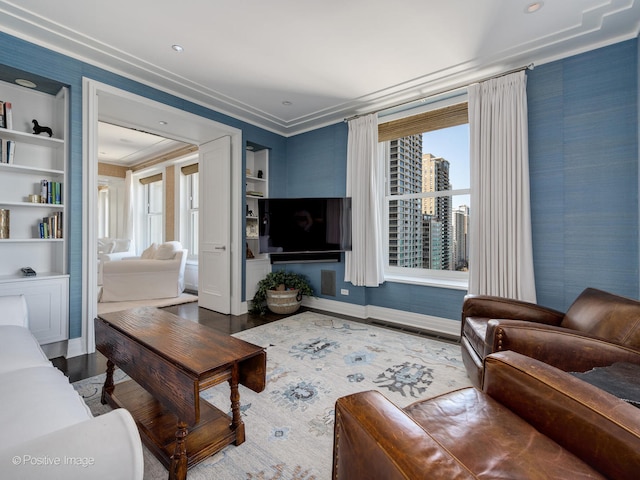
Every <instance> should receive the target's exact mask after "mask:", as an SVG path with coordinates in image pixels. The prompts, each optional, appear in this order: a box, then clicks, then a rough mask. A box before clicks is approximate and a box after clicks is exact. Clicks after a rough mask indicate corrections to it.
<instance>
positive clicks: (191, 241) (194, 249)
mask: <svg viewBox="0 0 640 480" xmlns="http://www.w3.org/2000/svg"><path fill="white" fill-rule="evenodd" d="M185 176H186V179H185V180H186V185H187V188H186V193H187V195H186V200H187V205H186V208H185V212H186V217H187V221H186V240H187V248H188V249H189V258H190V259H192V260H197V259H198V240H199V238H198V235H199V231H198V229H199V223H198V222H199V219H198V216H199V215H200V211H199V205H198V206H196V207H194V206H193V190H194V188H195V189H196V192H197V195H198V202H199V199H200V190H199V172H194V173H191V174H189V175H185ZM194 213H196V215H195V221H194ZM194 229H195V232H194ZM194 233H195V234H194Z"/></svg>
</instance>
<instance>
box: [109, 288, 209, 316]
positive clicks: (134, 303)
mask: <svg viewBox="0 0 640 480" xmlns="http://www.w3.org/2000/svg"><path fill="white" fill-rule="evenodd" d="M197 301H198V296H197V295H191V294H190V293H182V294H181V295H180V296H179V297H174V298H156V299H153V300H129V301H127V302H105V303H102V302H98V314H101V313H110V312H119V311H120V310H128V309H129V308H137V307H159V308H160V307H170V306H172V305H181V304H183V303H191V302H197Z"/></svg>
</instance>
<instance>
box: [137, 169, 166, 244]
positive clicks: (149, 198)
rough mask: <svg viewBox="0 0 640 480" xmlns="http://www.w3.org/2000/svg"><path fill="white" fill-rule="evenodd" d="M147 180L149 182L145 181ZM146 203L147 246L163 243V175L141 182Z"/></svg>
mask: <svg viewBox="0 0 640 480" xmlns="http://www.w3.org/2000/svg"><path fill="white" fill-rule="evenodd" d="M144 180H147V181H144ZM141 182H142V183H143V184H144V196H145V203H146V211H145V213H146V224H145V227H146V228H145V230H146V231H145V245H151V244H152V243H158V244H160V243H162V239H163V238H164V235H163V210H164V209H163V200H164V195H163V181H162V174H159V175H156V176H154V177H148V178H147V179H143V180H141Z"/></svg>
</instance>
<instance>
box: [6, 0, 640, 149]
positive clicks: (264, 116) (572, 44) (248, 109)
mask: <svg viewBox="0 0 640 480" xmlns="http://www.w3.org/2000/svg"><path fill="white" fill-rule="evenodd" d="M546 7H549V5H547V6H546ZM638 10H639V7H638V5H637V1H636V2H634V1H633V0H610V1H603V2H602V3H601V4H599V5H597V6H595V7H594V8H592V9H591V10H585V11H583V12H582V15H579V18H580V21H579V22H576V23H575V24H573V25H571V26H569V27H566V28H562V29H559V30H557V31H554V32H552V33H548V32H546V31H545V34H540V36H538V37H535V38H533V39H529V40H528V41H525V42H520V43H516V44H511V45H508V46H507V47H506V48H503V49H498V50H495V51H493V53H491V54H483V52H479V53H477V54H476V55H475V56H474V57H473V58H467V59H466V60H463V61H460V62H458V63H456V64H453V65H446V66H445V67H443V68H441V69H440V70H437V71H432V72H427V73H426V74H424V75H421V76H417V77H415V78H410V79H406V80H404V81H401V82H400V83H396V84H394V85H389V86H387V87H384V88H381V89H379V90H377V91H370V92H368V93H365V94H362V95H358V96H355V97H353V98H350V99H347V100H342V101H339V100H336V101H335V102H334V103H333V104H330V105H328V106H325V107H323V108H316V109H315V110H313V109H312V110H309V111H308V112H306V113H304V114H302V115H299V116H297V117H295V118H291V119H289V120H285V119H284V118H282V116H279V115H276V114H274V113H269V112H267V111H265V110H264V109H261V108H257V107H255V106H252V105H249V104H248V103H247V102H244V101H242V100H239V99H238V98H233V97H231V96H229V95H225V94H223V93H222V92H220V91H218V90H216V89H214V88H211V87H208V86H206V85H202V84H201V83H198V82H196V81H193V80H191V79H189V78H187V77H186V76H183V75H179V74H177V73H175V72H172V71H170V70H168V69H166V68H162V67H160V66H158V65H155V64H153V63H151V62H150V61H147V60H145V59H143V58H138V57H136V56H134V55H131V54H130V53H128V52H124V51H122V50H119V49H117V48H114V47H112V46H110V45H108V44H106V43H104V42H101V41H99V40H98V39H96V38H92V37H90V36H88V35H85V34H83V33H81V32H78V31H75V30H72V29H70V28H67V27H65V26H64V25H61V24H59V23H55V22H53V21H51V20H49V19H48V18H45V17H44V16H41V15H39V14H37V13H34V12H30V11H28V10H26V9H24V8H22V7H20V6H18V5H16V4H15V3H11V2H8V1H4V0H0V22H1V23H2V24H3V30H4V31H5V32H6V33H8V34H10V35H13V36H16V37H18V38H21V39H23V40H26V41H29V42H32V43H35V44H37V45H40V46H43V47H45V48H48V49H51V50H53V51H56V52H58V53H62V54H64V55H67V56H70V57H72V58H75V59H77V60H80V61H83V62H86V63H88V64H91V65H94V66H96V67H99V68H103V69H105V70H108V71H111V72H114V73H116V74H119V75H122V76H123V77H126V78H129V79H132V80H135V81H138V82H140V83H143V84H145V85H149V86H151V87H153V88H156V89H158V90H160V91H162V92H166V93H169V94H172V95H175V96H177V97H180V98H183V99H185V100H188V101H191V102H193V103H195V104H198V105H201V106H204V107H207V108H211V109H213V110H215V111H217V112H220V113H222V114H225V115H228V116H230V117H233V118H236V119H238V120H242V121H245V122H247V123H250V124H253V125H256V126H259V127H261V128H264V129H266V130H268V131H271V132H274V133H278V134H281V135H284V136H291V135H296V134H299V133H302V132H305V131H309V130H313V129H316V128H319V127H321V126H325V125H330V124H333V123H336V122H339V121H342V119H344V118H345V117H349V116H353V115H360V114H363V113H368V112H370V111H377V110H382V109H385V108H388V107H390V106H393V105H396V104H398V103H402V102H408V101H412V100H416V99H420V98H425V97H428V96H430V95H432V94H435V93H437V92H438V91H441V90H443V89H446V88H451V87H452V86H454V85H455V86H461V85H465V84H470V83H473V82H475V81H478V80H479V79H482V78H486V77H488V76H491V75H495V74H499V73H500V72H503V71H507V70H510V69H513V68H516V67H518V66H520V65H523V64H528V63H532V62H533V63H535V64H536V65H541V64H544V63H548V62H551V61H554V60H557V59H559V58H565V57H568V56H571V55H575V54H579V53H583V52H585V51H588V50H592V49H595V48H599V47H602V46H606V45H609V44H613V43H617V42H620V41H624V40H628V39H632V38H637V36H638V33H639V31H640V19H636V21H635V23H634V24H633V26H632V27H629V22H628V20H625V19H626V17H629V16H631V17H633V16H634V15H635V16H636V17H637V16H638ZM619 25H624V26H625V29H621V28H619Z"/></svg>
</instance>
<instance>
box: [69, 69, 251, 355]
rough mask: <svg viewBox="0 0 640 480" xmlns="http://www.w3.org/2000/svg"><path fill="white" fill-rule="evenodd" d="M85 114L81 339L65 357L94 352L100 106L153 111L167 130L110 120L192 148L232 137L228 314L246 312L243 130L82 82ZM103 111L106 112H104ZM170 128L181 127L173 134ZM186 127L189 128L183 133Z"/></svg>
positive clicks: (125, 118)
mask: <svg viewBox="0 0 640 480" xmlns="http://www.w3.org/2000/svg"><path fill="white" fill-rule="evenodd" d="M82 90H83V94H82V110H83V125H82V129H83V132H82V133H83V135H82V151H83V160H82V167H83V172H84V174H83V189H82V190H83V192H82V199H83V201H82V205H83V207H82V251H83V255H82V312H83V318H82V337H81V338H79V339H72V340H70V341H69V347H68V356H69V357H72V356H76V355H81V354H85V353H93V352H94V351H95V337H94V326H93V319H94V318H95V317H96V316H97V304H98V287H97V283H98V265H97V258H98V247H97V241H98V237H97V196H96V195H95V192H97V189H98V120H101V119H103V115H102V113H103V112H101V111H100V105H99V103H100V102H102V103H103V105H105V102H110V101H114V102H116V103H118V102H121V103H122V105H129V106H131V105H136V106H137V107H140V108H136V109H133V111H138V112H147V113H148V112H156V113H159V114H161V117H162V118H170V119H171V120H170V121H169V122H167V125H164V126H163V125H160V124H157V123H156V124H153V123H152V122H151V121H150V120H149V119H148V117H147V118H145V116H144V115H143V113H141V114H140V115H141V116H140V119H138V120H136V119H135V118H133V117H132V111H131V109H128V111H127V112H123V113H122V117H121V118H114V116H113V114H111V115H110V116H109V118H108V120H109V121H110V122H112V123H116V122H117V123H118V124H120V125H122V126H125V127H137V128H141V129H144V130H146V131H148V132H150V133H156V134H158V135H161V136H164V137H167V138H174V139H176V140H180V141H183V142H187V143H191V144H194V145H201V144H203V143H207V142H210V141H212V140H216V139H217V138H220V137H221V136H225V135H228V136H230V137H231V179H230V180H231V182H230V183H231V191H230V194H231V203H230V205H231V217H230V218H231V225H230V231H231V235H230V237H231V258H230V261H231V278H230V279H229V281H230V283H231V298H230V304H231V314H232V315H240V314H241V313H244V312H243V310H245V309H246V304H245V303H243V302H242V301H241V298H242V258H243V257H242V252H243V249H242V231H241V229H242V216H241V215H242V178H243V177H242V151H243V149H242V130H240V129H238V128H234V127H230V126H229V125H225V124H222V123H219V122H216V121H214V120H211V119H208V118H205V117H201V116H199V115H195V114H193V113H190V112H186V111H184V110H180V109H178V108H175V107H171V106H169V105H165V104H162V103H160V102H157V101H155V100H150V99H148V98H145V97H141V96H139V95H136V94H133V93H131V92H127V91H126V90H122V89H119V88H116V87H113V86H111V85H107V84H104V83H101V82H98V81H96V80H92V79H90V78H86V77H83V79H82ZM98 98H100V102H99V101H98ZM103 110H104V107H103ZM172 123H173V125H176V124H178V125H180V126H181V128H180V129H177V128H176V127H172ZM185 126H188V128H185Z"/></svg>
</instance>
